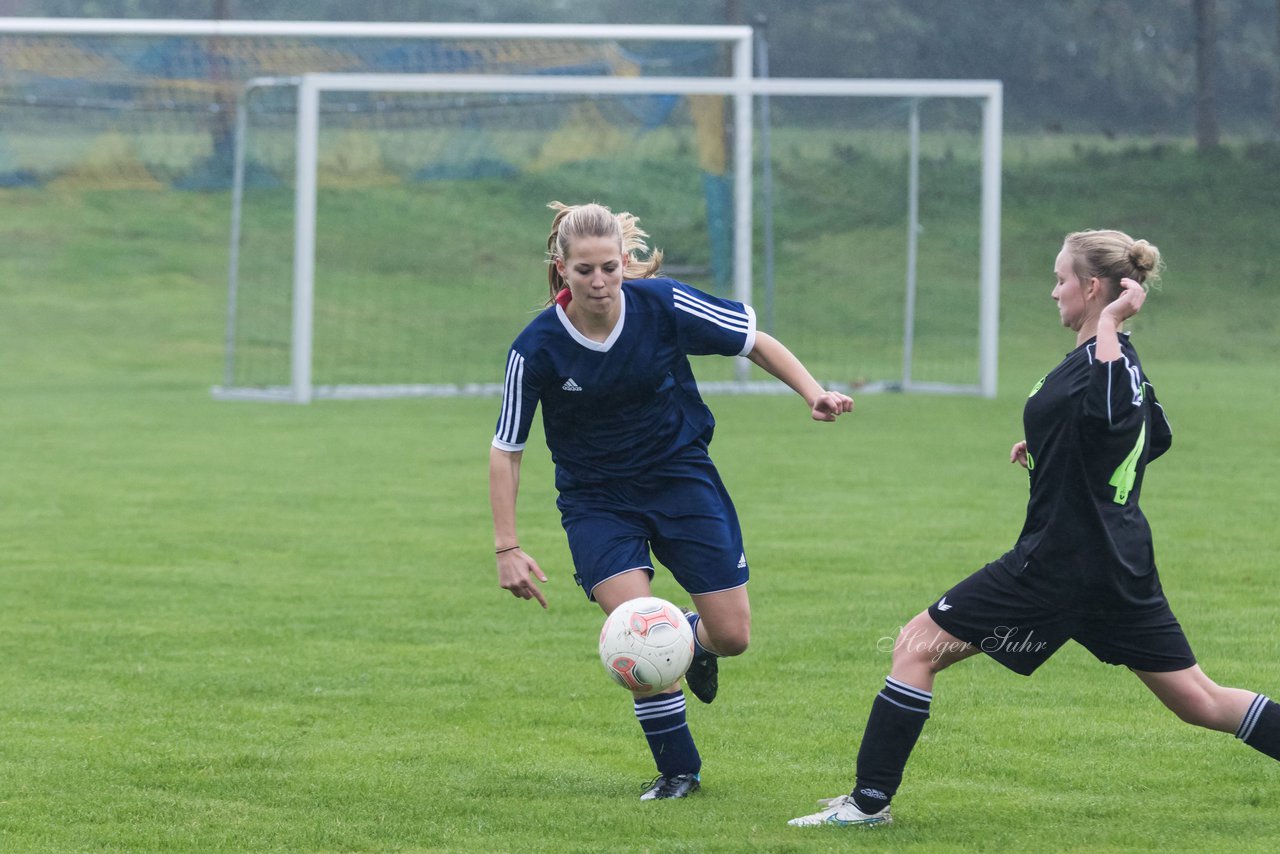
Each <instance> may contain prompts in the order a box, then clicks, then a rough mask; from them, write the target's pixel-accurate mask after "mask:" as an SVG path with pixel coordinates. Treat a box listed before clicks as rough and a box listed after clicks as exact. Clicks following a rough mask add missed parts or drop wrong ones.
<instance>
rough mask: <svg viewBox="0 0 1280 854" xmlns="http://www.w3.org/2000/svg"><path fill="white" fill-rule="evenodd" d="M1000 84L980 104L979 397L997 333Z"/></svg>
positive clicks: (987, 380) (989, 376) (993, 360)
mask: <svg viewBox="0 0 1280 854" xmlns="http://www.w3.org/2000/svg"><path fill="white" fill-rule="evenodd" d="M1003 116H1004V87H1003V86H1002V85H1001V84H999V83H996V84H995V90H994V91H993V92H992V93H991V94H990V95H988V96H987V99H986V100H985V101H984V102H983V104H982V250H981V262H980V266H979V272H978V276H979V278H980V280H981V283H980V293H981V297H980V306H979V309H978V342H979V344H978V347H979V351H978V370H979V374H980V378H981V379H980V390H981V393H982V396H983V397H995V396H996V364H997V360H998V358H999V343H1000V342H999V336H1000V157H1001V141H1000V136H1001V134H1002V133H1003V127H1002V126H1003Z"/></svg>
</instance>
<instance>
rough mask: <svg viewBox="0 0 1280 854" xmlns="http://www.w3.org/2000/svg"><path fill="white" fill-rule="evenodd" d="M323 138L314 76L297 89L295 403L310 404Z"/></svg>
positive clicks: (294, 306) (293, 360)
mask: <svg viewBox="0 0 1280 854" xmlns="http://www.w3.org/2000/svg"><path fill="white" fill-rule="evenodd" d="M319 136H320V91H319V89H318V88H317V86H316V81H315V79H314V78H313V77H312V76H311V75H309V74H308V75H304V76H303V78H302V83H301V84H300V85H299V86H298V162H297V164H296V171H295V187H294V193H295V196H296V197H295V200H294V212H293V350H292V364H291V371H290V373H291V378H292V386H293V394H292V399H293V402H294V403H310V402H311V333H312V314H311V312H312V304H313V298H314V295H315V269H316V161H317V160H318V150H319Z"/></svg>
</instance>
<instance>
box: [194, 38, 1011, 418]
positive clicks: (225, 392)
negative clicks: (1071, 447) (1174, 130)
mask: <svg viewBox="0 0 1280 854" xmlns="http://www.w3.org/2000/svg"><path fill="white" fill-rule="evenodd" d="M742 44H746V43H745V42H744V43H740V44H739V52H741V50H742V48H741V45H742ZM743 67H744V66H742V65H741V64H740V65H739V73H738V74H735V76H734V77H731V78H692V77H685V78H661V77H610V76H576V75H574V76H569V75H532V76H531V75H515V76H513V75H464V74H305V75H302V76H300V77H298V78H296V79H290V80H275V81H259V82H257V83H254V84H252V85H290V86H296V87H297V93H298V94H297V104H298V107H297V138H296V145H297V148H296V151H297V154H296V167H295V168H296V177H295V190H294V192H295V207H294V237H293V291H292V342H291V343H292V346H291V353H290V358H291V362H290V378H291V382H290V384H289V386H288V387H275V388H267V389H237V388H234V387H227V386H221V387H217V388H215V389H214V394H215V396H217V397H219V398H222V399H259V400H262V399H265V400H288V401H292V402H295V403H307V402H309V401H310V400H312V399H313V398H316V397H325V398H356V397H391V396H407V395H416V396H448V395H459V394H492V393H496V391H497V386H496V385H494V386H489V385H484V384H470V385H456V384H421V385H404V384H399V385H390V386H372V385H370V386H365V385H347V386H316V385H314V384H313V382H312V372H311V363H312V357H313V350H312V341H313V336H312V333H313V326H312V320H313V316H314V306H315V303H314V295H315V252H316V243H315V239H316V238H315V234H316V212H317V168H318V162H317V149H318V139H319V134H320V102H321V96H322V94H323V93H326V92H361V93H375V92H376V93H396V92H402V93H403V92H413V93H504V94H517V93H538V94H551V93H566V94H579V95H654V94H667V95H683V96H688V95H719V96H730V97H732V99H733V104H734V134H733V139H734V149H733V161H734V168H733V183H734V192H733V197H734V224H733V241H734V245H733V296H734V298H735V299H738V300H740V301H742V302H751V299H752V294H753V288H752V240H751V235H752V233H753V224H752V217H753V211H752V173H753V156H754V134H753V125H752V101H753V99H754V98H755V97H758V96H772V97H785V96H801V97H823V98H850V97H857V98H897V99H921V98H972V99H979V100H981V102H982V130H981V139H982V143H981V147H982V154H981V162H982V168H981V205H980V207H981V213H980V217H981V223H980V248H979V256H980V261H979V283H978V287H979V317H978V340H979V359H978V361H979V376H978V378H977V382H976V383H972V384H966V383H959V384H957V383H936V382H927V381H919V380H916V379H914V378H913V375H912V350H913V342H914V337H915V331H914V324H913V317H914V310H915V301H916V292H915V288H916V281H915V279H916V265H915V251H916V250H915V241H916V235H917V233H918V231H919V226H918V222H917V221H916V217H917V200H918V194H919V178H918V168H917V167H918V159H919V133H920V129H919V115H918V106H917V105H916V103H915V102H914V101H913V108H912V114H911V122H910V150H911V159H910V162H911V183H910V189H909V207H910V216H909V224H908V234H909V236H908V259H907V282H906V309H905V329H904V347H903V368H902V378H901V381H893V382H890V383H881V384H880V385H881V386H888V387H892V388H897V389H901V390H904V391H927V392H935V393H960V394H980V395H982V396H985V397H994V396H995V390H996V366H997V359H998V349H997V348H998V341H997V325H998V317H999V254H1000V243H999V224H1000V161H1001V133H1002V129H1001V124H1002V121H1001V117H1002V86H1001V84H1000V83H999V81H964V80H837V79H802V78H795V79H776V78H775V79H753V78H751V77H749V76H745V75H743V74H742V73H741V70H742V68H743ZM242 121H243V117H242ZM242 178H243V175H242V172H241V171H240V170H239V169H238V174H237V187H239V183H240V181H241V180H242ZM236 239H238V236H233V247H232V253H233V258H234V256H235V240H236ZM235 287H236V285H235V274H234V270H233V274H232V284H231V294H230V298H229V301H230V302H231V304H232V305H234V301H235ZM229 346H232V345H231V344H230V337H229ZM739 367H740V370H739V371H738V372H737V376H736V378H735V379H734V380H732V381H729V382H722V383H705V384H703V385H705V386H706V387H707V388H708V390H711V391H721V392H757V393H760V392H770V391H777V390H778V389H777V387H776V384H771V383H767V382H765V383H759V382H756V383H753V382H750V381H749V380H747V378H746V377H747V375H746V371H745V369H746V368H747V365H746V363H745V361H743V362H740V365H739ZM829 384H832V383H829Z"/></svg>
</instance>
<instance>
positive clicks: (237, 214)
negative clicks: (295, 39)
mask: <svg viewBox="0 0 1280 854" xmlns="http://www.w3.org/2000/svg"><path fill="white" fill-rule="evenodd" d="M252 86H253V81H250V82H249V83H248V84H247V85H246V86H245V87H244V89H242V90H241V92H240V99H239V100H238V101H237V102H236V133H235V159H234V166H233V168H232V171H231V252H230V257H229V262H228V270H227V336H226V347H225V350H226V353H225V360H224V363H223V366H222V385H223V387H224V388H231V386H233V385H235V362H236V298H237V294H238V291H239V289H240V218H241V210H240V209H241V206H242V205H243V204H244V161H245V151H244V143H245V126H246V125H247V124H248V121H249V107H248V100H249V91H250V89H251V87H252Z"/></svg>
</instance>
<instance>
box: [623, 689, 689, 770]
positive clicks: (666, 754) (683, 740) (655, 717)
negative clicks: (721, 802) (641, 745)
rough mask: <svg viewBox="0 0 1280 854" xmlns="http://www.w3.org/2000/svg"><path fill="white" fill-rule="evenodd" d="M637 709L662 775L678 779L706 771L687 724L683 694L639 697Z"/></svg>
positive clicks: (641, 726)
mask: <svg viewBox="0 0 1280 854" xmlns="http://www.w3.org/2000/svg"><path fill="white" fill-rule="evenodd" d="M635 709H636V719H637V720H639V721H640V728H641V729H643V730H644V737H645V739H646V740H648V742H649V750H651V751H653V761H654V762H655V763H657V766H658V773H659V774H662V775H664V776H666V777H674V776H676V775H677V774H697V773H698V772H699V771H701V770H702V757H701V756H699V755H698V748H697V746H695V745H694V743H693V734H692V733H691V732H689V724H688V723H687V722H686V721H685V716H684V692H683V691H677V692H675V693H674V694H657V695H655V696H653V697H637V698H636V701H635Z"/></svg>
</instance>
